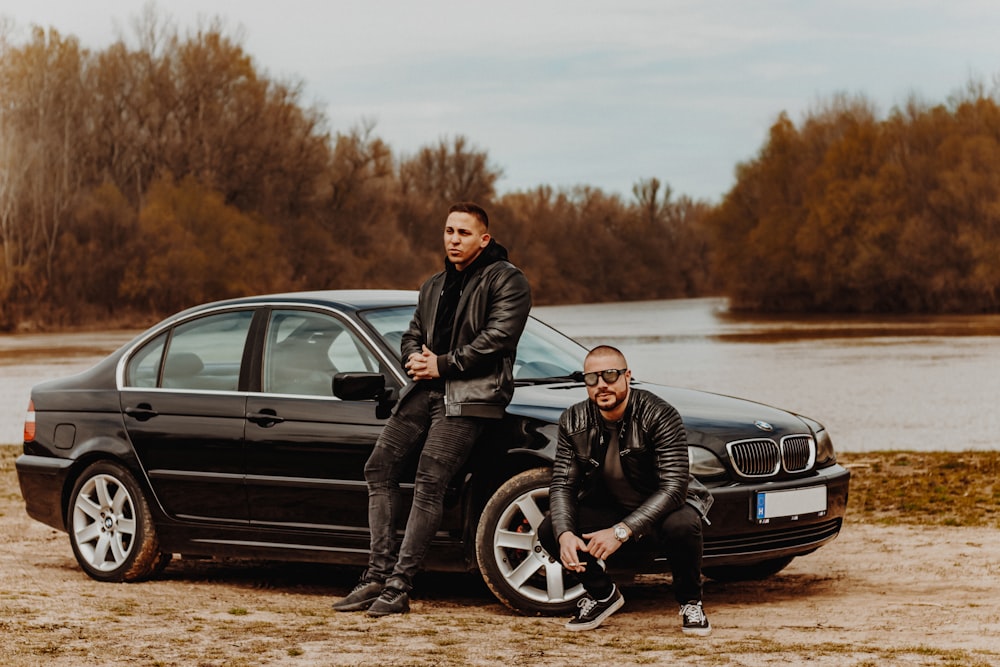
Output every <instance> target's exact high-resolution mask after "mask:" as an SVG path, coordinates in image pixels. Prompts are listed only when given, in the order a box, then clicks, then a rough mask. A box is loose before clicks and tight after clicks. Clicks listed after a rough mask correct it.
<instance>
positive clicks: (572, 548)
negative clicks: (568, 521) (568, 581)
mask: <svg viewBox="0 0 1000 667" xmlns="http://www.w3.org/2000/svg"><path fill="white" fill-rule="evenodd" d="M580 551H587V544H586V543H585V542H584V541H583V540H581V539H580V538H579V537H577V536H576V535H574V534H573V533H571V532H570V531H568V530H567V531H566V532H565V533H563V534H562V535H560V536H559V560H560V561H561V562H562V566H563V567H564V568H566V569H567V570H572V571H573V572H583V571H584V570H585V569H586V566H585V565H584V564H583V563H581V562H580V557H579V555H577V554H578V552H580Z"/></svg>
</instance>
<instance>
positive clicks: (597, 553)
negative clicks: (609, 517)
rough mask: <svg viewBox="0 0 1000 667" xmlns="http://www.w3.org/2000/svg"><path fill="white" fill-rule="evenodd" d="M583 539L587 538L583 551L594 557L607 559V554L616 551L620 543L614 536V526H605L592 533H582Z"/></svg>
mask: <svg viewBox="0 0 1000 667" xmlns="http://www.w3.org/2000/svg"><path fill="white" fill-rule="evenodd" d="M583 539H585V540H589V541H588V542H587V548H586V549H585V551H587V552H589V553H590V555H591V556H593V557H594V558H600V559H601V560H607V559H608V556H610V555H611V554H613V553H614V552H616V551H618V549H619V547H621V545H622V543H621V542H619V541H618V538H616V537H615V528H614V526H612V527H611V528H605V529H604V530H598V531H597V532H594V533H584V534H583Z"/></svg>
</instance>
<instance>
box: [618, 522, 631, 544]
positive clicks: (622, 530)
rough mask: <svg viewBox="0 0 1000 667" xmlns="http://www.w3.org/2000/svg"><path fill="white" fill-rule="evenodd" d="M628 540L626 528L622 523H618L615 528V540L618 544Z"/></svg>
mask: <svg viewBox="0 0 1000 667" xmlns="http://www.w3.org/2000/svg"><path fill="white" fill-rule="evenodd" d="M628 538H629V530H628V527H627V526H626V525H625V524H624V523H620V524H618V525H617V526H615V539H616V540H618V541H619V542H625V541H627V540H628Z"/></svg>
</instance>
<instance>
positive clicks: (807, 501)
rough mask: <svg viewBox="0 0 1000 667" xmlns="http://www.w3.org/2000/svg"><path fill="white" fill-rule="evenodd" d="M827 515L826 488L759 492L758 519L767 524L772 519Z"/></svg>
mask: <svg viewBox="0 0 1000 667" xmlns="http://www.w3.org/2000/svg"><path fill="white" fill-rule="evenodd" d="M806 514H808V515H813V514H818V515H820V516H822V515H823V514H826V487H825V486H810V487H809V488H806V489H787V490H785V491H759V492H757V511H756V519H757V521H758V522H761V523H766V522H768V521H770V520H771V519H779V518H786V517H790V518H792V519H797V518H799V517H800V516H803V515H806Z"/></svg>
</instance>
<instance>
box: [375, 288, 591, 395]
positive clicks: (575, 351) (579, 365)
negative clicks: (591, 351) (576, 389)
mask: <svg viewBox="0 0 1000 667" xmlns="http://www.w3.org/2000/svg"><path fill="white" fill-rule="evenodd" d="M361 317H362V318H364V320H365V321H366V322H368V324H369V325H371V327H372V328H373V329H374V330H375V331H376V332H377V333H378V335H379V336H381V337H382V339H383V340H385V341H386V343H387V344H388V346H389V348H390V349H391V350H393V352H395V353H396V355H397V356H398V355H399V344H400V342H401V341H402V338H403V332H404V331H406V329H407V328H408V327H409V326H410V319H411V318H412V317H413V307H412V306H399V307H396V308H382V309H379V310H369V311H365V312H363V313H361ZM585 356H587V350H586V348H584V347H583V346H582V345H580V344H579V343H577V342H576V341H575V340H573V339H572V338H569V337H567V336H564V335H563V334H561V333H559V332H558V331H556V330H555V329H553V328H552V327H550V326H548V325H547V324H544V323H543V322H540V321H539V320H536V319H535V318H533V317H529V318H528V323H527V325H526V326H525V328H524V333H523V334H522V335H521V340H520V342H519V343H518V345H517V361H516V362H515V364H514V379H515V380H546V379H550V378H551V379H566V378H570V377H572V376H573V374H574V373H580V372H581V370H582V369H583V358H584V357H585Z"/></svg>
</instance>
